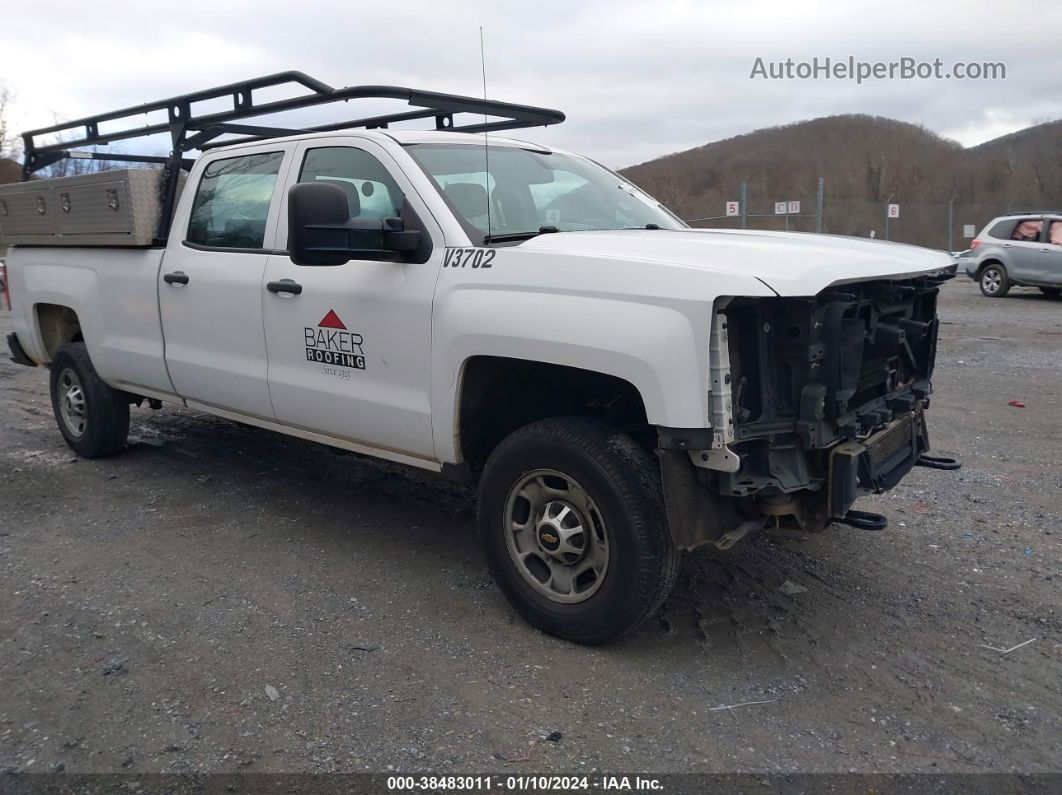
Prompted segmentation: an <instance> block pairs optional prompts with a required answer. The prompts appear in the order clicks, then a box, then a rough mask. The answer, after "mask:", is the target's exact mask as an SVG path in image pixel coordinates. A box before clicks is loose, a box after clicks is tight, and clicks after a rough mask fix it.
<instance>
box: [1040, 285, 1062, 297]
mask: <svg viewBox="0 0 1062 795" xmlns="http://www.w3.org/2000/svg"><path fill="white" fill-rule="evenodd" d="M1040 292H1041V293H1043V294H1044V295H1049V296H1051V297H1052V298H1054V297H1055V296H1057V295H1062V287H1041V288H1040Z"/></svg>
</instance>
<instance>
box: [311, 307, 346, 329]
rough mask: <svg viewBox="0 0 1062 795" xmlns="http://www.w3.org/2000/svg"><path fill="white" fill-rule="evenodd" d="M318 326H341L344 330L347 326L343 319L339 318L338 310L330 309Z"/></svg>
mask: <svg viewBox="0 0 1062 795" xmlns="http://www.w3.org/2000/svg"><path fill="white" fill-rule="evenodd" d="M317 327H318V328H341V329H343V330H344V331H346V330H347V327H346V326H344V325H343V321H342V320H340V319H339V315H337V314H336V310H334V309H329V310H328V314H327V315H325V316H324V318H322V320H321V322H320V323H318V324H317Z"/></svg>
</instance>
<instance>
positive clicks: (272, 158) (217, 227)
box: [186, 152, 284, 249]
mask: <svg viewBox="0 0 1062 795" xmlns="http://www.w3.org/2000/svg"><path fill="white" fill-rule="evenodd" d="M283 160H284V153H283V152H266V153H263V154H253V155H241V156H240V157H227V158H224V159H222V160H215V161H213V162H212V163H210V164H209V165H208V166H207V167H206V169H205V170H204V171H203V177H202V179H201V180H200V181H199V187H198V189H197V190H196V193H195V199H194V200H193V202H192V213H191V217H190V219H189V221H188V236H187V238H186V239H187V241H188V242H189V243H195V244H197V245H200V246H210V247H212V248H233V249H261V248H262V247H263V245H264V242H265V230H266V218H267V216H268V215H269V205H270V202H271V201H272V200H273V190H274V188H275V187H276V182H277V175H278V174H279V173H280V164H281V162H282V161H283Z"/></svg>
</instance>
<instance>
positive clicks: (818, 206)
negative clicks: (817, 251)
mask: <svg viewBox="0 0 1062 795" xmlns="http://www.w3.org/2000/svg"><path fill="white" fill-rule="evenodd" d="M824 181H825V180H823V178H822V177H819V189H818V192H817V193H816V195H815V231H816V232H818V233H819V234H820V235H821V234H822V187H823V183H824Z"/></svg>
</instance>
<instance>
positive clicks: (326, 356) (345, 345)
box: [302, 309, 365, 370]
mask: <svg viewBox="0 0 1062 795" xmlns="http://www.w3.org/2000/svg"><path fill="white" fill-rule="evenodd" d="M302 331H303V337H304V340H305V343H306V361H308V362H317V363H319V364H331V365H337V366H339V367H349V368H351V369H354V370H364V369H365V351H364V350H363V349H362V347H361V346H362V344H363V343H364V340H363V339H362V337H361V335H360V334H357V333H355V332H353V331H348V330H347V326H346V324H345V323H344V322H343V321H342V320H340V318H339V315H337V314H336V310H334V309H329V310H328V314H327V315H325V316H324V317H323V318H321V322H320V323H318V324H317V328H312V327H310V326H306V327H304V328H303V330H302Z"/></svg>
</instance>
